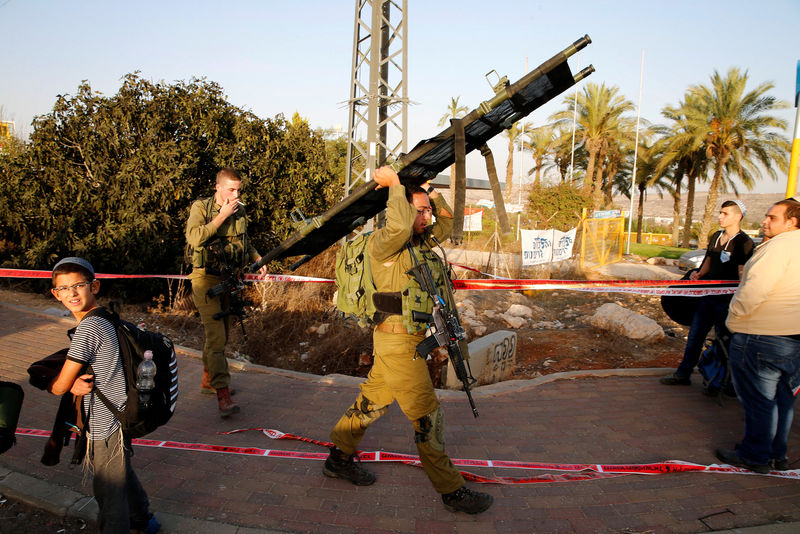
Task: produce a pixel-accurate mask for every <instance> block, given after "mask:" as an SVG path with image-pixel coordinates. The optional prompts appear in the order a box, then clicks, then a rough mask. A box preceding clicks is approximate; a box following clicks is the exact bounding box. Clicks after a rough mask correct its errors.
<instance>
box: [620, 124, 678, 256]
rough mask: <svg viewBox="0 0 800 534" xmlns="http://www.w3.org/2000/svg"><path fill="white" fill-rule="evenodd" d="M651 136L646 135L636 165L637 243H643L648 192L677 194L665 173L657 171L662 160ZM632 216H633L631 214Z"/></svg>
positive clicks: (640, 146) (641, 142) (640, 145)
mask: <svg viewBox="0 0 800 534" xmlns="http://www.w3.org/2000/svg"><path fill="white" fill-rule="evenodd" d="M650 137H651V136H650V135H645V136H644V137H643V139H642V140H641V141H640V144H639V154H638V159H639V161H638V162H637V165H636V180H635V182H636V187H637V188H638V189H639V202H638V210H637V223H638V226H637V228H638V229H637V231H636V242H637V243H641V242H642V220H643V219H644V201H645V199H646V198H647V192H648V190H655V191H656V192H657V193H658V194H659V196H663V195H664V193H663V192H664V191H667V192H668V193H669V194H670V195H672V196H673V198H674V194H675V189H674V187H673V186H672V184H671V182H670V180H669V179H667V178H666V175H665V174H664V173H663V172H659V171H657V168H658V163H659V159H660V154H659V146H658V144H657V143H652V142H651V141H650ZM631 215H632V214H631Z"/></svg>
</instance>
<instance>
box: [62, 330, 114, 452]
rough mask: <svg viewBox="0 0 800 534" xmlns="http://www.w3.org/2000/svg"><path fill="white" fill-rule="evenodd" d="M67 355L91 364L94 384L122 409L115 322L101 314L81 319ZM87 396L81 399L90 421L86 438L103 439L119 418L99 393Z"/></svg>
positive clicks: (69, 357)
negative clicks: (112, 322) (101, 398)
mask: <svg viewBox="0 0 800 534" xmlns="http://www.w3.org/2000/svg"><path fill="white" fill-rule="evenodd" d="M67 358H68V359H70V360H72V361H75V362H77V363H80V364H88V365H91V366H92V370H93V371H94V384H95V387H96V388H98V389H99V390H100V391H102V392H103V394H104V395H105V396H106V397H107V398H108V400H109V401H111V403H112V404H113V405H114V406H116V407H117V408H118V409H119V410H120V411H122V409H123V407H124V406H125V401H126V400H127V398H128V395H127V391H126V387H125V373H124V370H123V367H122V358H121V357H120V353H119V340H118V339H117V332H116V330H115V329H114V325H112V324H111V323H110V322H109V321H108V320H107V319H104V318H102V317H96V316H91V317H86V318H84V319H83V320H82V321H81V322H80V323H79V324H78V327H77V328H76V329H75V334H73V336H72V343H70V346H69V352H68V353H67ZM87 397H88V399H86V398H85V399H84V403H83V410H84V415H85V416H86V417H87V419H88V421H89V438H90V439H93V440H99V439H106V438H108V437H109V436H111V434H113V433H114V431H116V430H117V428H119V421H118V420H117V418H116V417H114V414H113V413H111V410H109V409H108V408H107V407H106V405H105V404H103V401H101V400H100V397H99V396H97V395H95V394H94V393H90V394H89V395H88V396H87Z"/></svg>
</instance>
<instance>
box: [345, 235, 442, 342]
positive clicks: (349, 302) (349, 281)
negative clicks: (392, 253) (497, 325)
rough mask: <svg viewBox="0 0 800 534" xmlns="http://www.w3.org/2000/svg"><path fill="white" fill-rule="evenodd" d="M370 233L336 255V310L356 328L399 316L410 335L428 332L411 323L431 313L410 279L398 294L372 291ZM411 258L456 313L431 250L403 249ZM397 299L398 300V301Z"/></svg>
mask: <svg viewBox="0 0 800 534" xmlns="http://www.w3.org/2000/svg"><path fill="white" fill-rule="evenodd" d="M371 235H372V233H371V232H368V233H364V234H361V235H360V236H358V237H356V238H355V239H353V240H352V241H348V242H346V243H345V244H344V245H343V246H342V248H341V249H340V250H339V251H338V253H337V254H336V287H337V297H336V307H337V308H339V311H341V312H342V313H344V314H345V315H346V316H350V317H353V318H354V319H356V320H357V321H358V323H359V324H361V325H362V326H365V325H366V324H368V323H380V322H382V321H383V320H384V319H385V318H386V317H387V315H401V316H402V317H403V326H405V327H406V329H407V331H408V332H409V333H412V334H413V333H416V332H419V331H421V330H425V329H426V328H427V326H428V325H427V324H426V323H419V322H415V321H413V320H412V313H413V312H414V311H419V312H424V313H430V312H431V311H432V310H433V299H432V298H431V297H430V295H428V294H427V293H426V292H425V291H424V290H423V289H422V288H421V287H420V285H419V283H418V282H417V281H416V280H415V279H414V278H411V279H410V280H409V281H408V283H407V284H406V285H405V287H404V288H403V290H402V291H401V292H400V293H399V294H397V293H381V292H378V291H377V289H376V288H375V282H374V280H373V279H372V271H371V269H370V261H369V252H368V246H367V243H368V241H369V238H370V237H371ZM406 249H407V250H409V251H410V252H409V254H411V258H412V263H413V262H414V259H415V258H416V261H417V262H424V263H427V264H428V266H429V267H430V269H431V274H432V275H433V281H434V283H435V284H436V288H437V290H438V291H439V294H440V295H441V296H442V298H443V299H444V301H445V303H447V306H448V308H449V309H451V310H455V302H454V300H453V292H452V287H451V285H450V281H449V280H450V279H449V278H448V277H447V275H446V274H445V271H444V269H445V267H444V264H443V262H442V260H441V258H439V255H438V254H436V253H435V252H434V251H433V250H432V249H431V247H430V246H429V245H428V244H427V243H425V244H422V245H416V246H413V247H412V246H411V245H410V244H409V245H407V247H406ZM398 297H399V298H398Z"/></svg>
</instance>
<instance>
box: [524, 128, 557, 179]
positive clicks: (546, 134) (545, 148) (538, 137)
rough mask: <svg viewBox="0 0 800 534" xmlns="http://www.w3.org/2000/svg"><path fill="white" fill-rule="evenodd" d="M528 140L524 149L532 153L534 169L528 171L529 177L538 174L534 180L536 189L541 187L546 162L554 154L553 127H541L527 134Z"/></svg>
mask: <svg viewBox="0 0 800 534" xmlns="http://www.w3.org/2000/svg"><path fill="white" fill-rule="evenodd" d="M526 134H527V137H528V140H527V141H526V142H524V145H523V146H524V147H525V148H526V149H527V150H530V151H531V155H532V156H533V167H532V168H531V169H530V170H529V171H528V176H530V175H531V174H534V173H536V176H535V177H534V179H533V185H534V187H539V185H540V184H541V179H542V170H544V168H545V160H546V159H547V158H548V157H551V155H552V154H553V152H554V149H555V143H556V140H555V135H554V131H553V128H552V127H551V126H540V127H539V128H533V129H531V130H528V131H527V132H526Z"/></svg>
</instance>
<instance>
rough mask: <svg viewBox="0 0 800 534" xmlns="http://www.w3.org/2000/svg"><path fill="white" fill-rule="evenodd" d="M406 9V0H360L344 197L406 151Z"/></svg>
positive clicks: (357, 8) (351, 90)
mask: <svg viewBox="0 0 800 534" xmlns="http://www.w3.org/2000/svg"><path fill="white" fill-rule="evenodd" d="M406 8H407V0H356V16H355V31H354V36H353V67H352V70H351V76H350V85H351V89H350V99H349V101H348V111H349V117H348V125H347V161H348V165H347V173H346V176H345V195H348V194H350V192H351V191H352V190H353V189H354V188H355V187H357V186H359V185H361V184H363V183H364V182H365V181H367V180H368V179H370V178H369V177H371V176H372V171H373V170H374V169H375V168H376V167H378V166H380V165H381V164H382V163H384V162H386V161H387V160H388V161H394V160H396V159H397V158H398V157H399V156H400V154H401V153H403V152H407V151H408V139H407V136H406V131H407V126H408V84H407V82H406V70H407V66H408V54H407V48H406V37H407V33H408V20H407V18H406ZM390 80H391V81H393V82H394V83H393V84H392V83H391V82H390Z"/></svg>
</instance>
